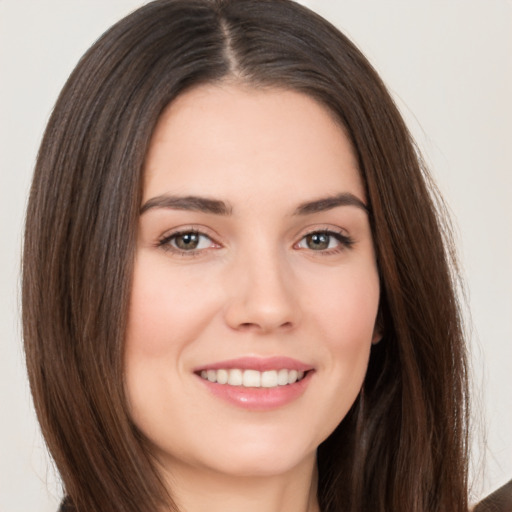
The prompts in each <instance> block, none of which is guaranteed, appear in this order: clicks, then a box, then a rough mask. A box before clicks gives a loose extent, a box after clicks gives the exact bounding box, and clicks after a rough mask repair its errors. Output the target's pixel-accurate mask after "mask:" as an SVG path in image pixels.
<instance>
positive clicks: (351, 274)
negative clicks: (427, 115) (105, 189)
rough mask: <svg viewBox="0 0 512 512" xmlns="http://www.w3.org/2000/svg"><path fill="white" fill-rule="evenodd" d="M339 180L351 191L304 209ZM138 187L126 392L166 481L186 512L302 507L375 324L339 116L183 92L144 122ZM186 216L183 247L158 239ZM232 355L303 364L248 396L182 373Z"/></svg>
mask: <svg viewBox="0 0 512 512" xmlns="http://www.w3.org/2000/svg"><path fill="white" fill-rule="evenodd" d="M339 194H351V196H350V197H351V200H350V201H349V203H351V204H346V205H337V206H335V205H333V204H330V206H329V204H327V203H326V202H325V201H324V202H323V203H320V205H318V204H316V206H317V209H320V211H309V210H311V209H314V208H309V210H308V208H304V206H303V205H304V204H305V203H311V202H314V201H317V200H319V199H324V198H332V197H334V196H337V195H339ZM143 196H144V197H143V203H142V213H141V216H140V223H139V232H138V245H137V252H136V259H135V268H134V276H133V290H132V297H131V305H130V311H129V325H128V331H127V339H126V351H125V367H126V392H127V396H128V402H129V407H130V413H131V416H132V419H133V421H134V422H135V424H136V425H137V427H138V428H139V429H140V430H141V432H142V433H143V434H144V435H145V436H146V437H147V439H148V441H149V443H150V447H151V450H152V452H153V455H154V456H155V457H156V459H157V461H158V463H159V467H160V468H161V471H162V475H163V478H164V481H166V482H167V483H168V485H169V488H170V490H171V492H172V494H173V496H174V497H175V499H176V502H177V503H178V505H179V506H180V508H181V509H182V510H186V511H187V512H197V511H208V512H212V511H213V512H215V511H216V510H222V511H223V512H226V511H228V512H229V511H233V512H235V511H236V512H239V511H240V510H244V511H249V512H250V511H258V512H261V511H266V512H273V511H274V512H286V511H290V512H291V511H293V512H300V511H309V512H311V511H316V510H318V505H317V502H316V462H315V453H316V449H317V447H318V445H319V444H320V443H321V442H322V441H323V440H324V439H325V438H326V437H328V436H329V434H330V433H331V432H332V431H333V430H334V428H335V427H336V426H337V425H338V424H339V422H340V421H341V420H342V419H343V417H344V416H345V414H346V413H347V411H348V410H349V408H350V407H351V405H352V404H353V402H354V400H355V399H356V397H357V395H358V393H359V390H360V387H361V384H362V382H363V379H364V375H365V372H366V368H367V363H368V358H369V352H370V349H371V344H372V343H374V342H376V341H378V339H379V337H380V335H379V332H377V331H376V329H375V320H376V315H377V309H378V302H379V278H378V273H377V267H376V262H375V254H374V248H373V242H372V237H371V231H370V226H369V221H368V215H367V212H366V211H365V209H364V207H362V206H361V205H359V204H357V202H358V201H359V202H360V203H361V204H364V203H365V201H366V198H365V195H364V187H363V184H362V181H361V178H360V175H359V171H358V168H357V162H356V159H355V156H354V152H353V149H352V147H351V144H350V142H349V141H348V139H347V137H346V135H345V133H344V131H343V129H342V128H341V127H340V126H339V125H338V124H337V123H336V122H335V121H334V119H333V117H332V116H331V115H330V113H329V112H328V111H327V110H326V109H325V108H324V107H323V106H321V105H320V104H319V103H317V102H316V101H315V100H313V99H311V98H309V97H308V96H305V95H303V94H300V93H296V92H291V91H287V90H278V89H263V90H262V89H258V90H255V89H252V88H249V87H245V86H241V85H239V84H233V83H221V84H217V85H208V86H201V87H198V88H195V89H192V90H190V91H188V92H186V93H184V94H182V95H181V96H180V97H178V98H177V99H176V100H175V101H174V102H173V103H172V104H171V105H170V106H169V107H168V108H167V109H166V111H165V112H164V114H163V115H162V117H161V119H160V121H159V123H158V125H157V128H156V131H155V133H154V135H153V138H152V141H151V144H150V147H149V152H148V155H147V160H146V166H145V180H144V194H143ZM162 196H173V197H189V196H198V197H201V198H208V199H212V200H216V201H222V202H223V203H224V205H225V210H226V211H225V212H222V213H219V212H217V213H215V212H212V211H204V208H203V206H204V205H203V206H201V207H200V208H196V207H195V206H194V207H193V208H196V209H190V208H191V205H190V204H185V203H183V201H182V202H181V203H174V205H173V207H169V204H167V206H165V203H166V201H167V200H162ZM155 198H157V199H155ZM167 203H169V201H167ZM180 204H181V205H180ZM144 205H145V206H144ZM301 205H302V209H301ZM196 206H197V205H196ZM187 230H188V232H190V231H193V232H197V233H200V238H199V245H198V246H197V248H196V249H195V250H189V249H186V250H183V249H182V250H180V249H179V247H178V245H179V243H181V242H183V237H182V236H181V235H180V236H174V237H173V235H174V234H175V233H176V232H177V231H178V232H180V233H183V232H187ZM310 232H321V233H326V232H334V233H339V234H340V239H341V241H340V240H338V239H337V238H335V236H336V235H329V234H328V233H327V234H326V235H324V236H325V237H326V238H323V239H322V240H323V241H327V245H325V244H324V245H322V244H320V245H318V244H314V243H313V242H312V240H311V238H307V236H306V235H308V233H310ZM343 237H345V238H346V237H349V238H350V239H351V244H350V245H347V244H346V243H345V241H346V240H345V238H343ZM187 247H189V246H187ZM245 356H251V357H256V358H266V357H271V356H287V357H292V358H294V359H297V360H299V361H301V362H304V363H306V364H307V365H309V366H310V367H311V368H312V371H311V372H310V375H309V381H308V383H307V386H306V387H305V390H304V392H303V393H302V394H301V395H300V396H299V397H298V398H296V399H294V400H292V401H291V402H290V403H287V404H285V405H284V406H281V407H277V408H272V409H270V410H250V409H247V408H243V407H238V406H236V405H234V404H232V403H229V402H227V401H225V400H223V399H221V398H219V397H217V396H215V395H213V394H212V393H211V392H210V391H209V389H208V387H207V386H206V385H205V383H204V381H203V380H202V379H201V378H200V377H199V376H198V375H197V374H196V373H194V371H195V369H197V368H198V367H201V366H202V365H208V364H211V363H214V362H217V361H223V360H228V359H233V358H239V357H245Z"/></svg>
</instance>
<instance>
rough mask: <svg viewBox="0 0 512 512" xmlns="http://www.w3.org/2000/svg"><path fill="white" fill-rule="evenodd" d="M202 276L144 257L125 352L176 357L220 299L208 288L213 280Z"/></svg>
mask: <svg viewBox="0 0 512 512" xmlns="http://www.w3.org/2000/svg"><path fill="white" fill-rule="evenodd" d="M155 260H156V261H155ZM203 277H204V276H197V277H196V278H194V275H193V274H192V275H191V273H187V272H186V271H183V272H169V271H168V269H167V268H166V264H165V262H164V263H162V262H161V261H158V260H157V259H154V258H150V257H148V258H144V257H141V258H140V259H139V261H138V262H137V263H136V266H135V269H134V276H133V285H132V294H131V301H130V309H129V319H128V329H127V339H126V352H127V353H128V354H129V353H138V355H139V356H145V357H154V358H155V359H156V360H158V359H160V358H162V357H164V358H165V356H166V355H173V357H176V355H177V353H179V351H180V350H181V348H182V347H183V346H184V345H186V343H188V342H190V341H193V340H194V338H195V337H196V336H197V335H198V333H200V332H201V330H202V327H203V325H204V323H205V322H207V321H208V320H209V319H210V318H211V317H212V315H214V314H215V310H216V303H217V302H218V299H217V298H216V297H215V296H214V293H213V290H212V289H211V288H209V289H207V288H205V283H209V282H210V281H211V280H208V279H204V278H203ZM129 362H130V361H127V363H129Z"/></svg>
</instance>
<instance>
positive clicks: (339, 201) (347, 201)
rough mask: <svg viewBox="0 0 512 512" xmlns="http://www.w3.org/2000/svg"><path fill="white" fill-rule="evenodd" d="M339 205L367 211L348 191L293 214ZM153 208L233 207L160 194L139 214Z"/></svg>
mask: <svg viewBox="0 0 512 512" xmlns="http://www.w3.org/2000/svg"><path fill="white" fill-rule="evenodd" d="M339 206H355V207H357V208H360V209H362V210H363V211H365V212H366V213H369V211H370V210H369V208H368V206H366V204H364V202H363V201H361V199H359V198H358V197H356V196H355V195H354V194H351V193H350V192H343V193H341V194H337V195H335V196H329V197H323V198H320V199H316V200H314V201H307V202H305V203H302V204H300V205H299V206H298V207H297V208H296V209H295V212H294V215H310V214H312V213H318V212H324V211H327V210H332V209H333V208H337V207H339ZM155 208H169V209H171V210H189V211H196V212H203V213H211V214H215V215H231V213H232V212H233V208H232V207H231V206H230V205H229V204H228V203H226V202H224V201H220V200H219V199H209V198H207V197H200V196H172V195H167V194H164V195H160V196H156V197H153V198H151V199H149V200H148V201H146V202H145V203H144V204H143V205H142V207H141V209H140V215H142V214H143V213H145V212H147V211H148V210H152V209H155Z"/></svg>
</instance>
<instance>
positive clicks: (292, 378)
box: [208, 370, 299, 384]
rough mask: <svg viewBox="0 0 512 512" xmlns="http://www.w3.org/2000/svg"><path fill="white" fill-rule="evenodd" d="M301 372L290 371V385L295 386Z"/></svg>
mask: <svg viewBox="0 0 512 512" xmlns="http://www.w3.org/2000/svg"><path fill="white" fill-rule="evenodd" d="M298 374H299V372H298V371H297V370H290V371H289V372H288V384H293V383H294V382H295V381H296V380H297V375H298ZM208 378H209V376H208Z"/></svg>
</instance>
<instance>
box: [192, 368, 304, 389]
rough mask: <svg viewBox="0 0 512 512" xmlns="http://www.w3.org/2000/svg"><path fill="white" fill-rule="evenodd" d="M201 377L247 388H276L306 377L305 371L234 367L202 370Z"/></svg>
mask: <svg viewBox="0 0 512 512" xmlns="http://www.w3.org/2000/svg"><path fill="white" fill-rule="evenodd" d="M201 377H202V378H203V379H205V380H208V381H210V382H216V383H218V384H228V385H230V386H244V387H246V388H275V387H277V386H286V385H288V384H294V383H295V382H297V381H299V380H302V379H303V378H304V372H303V371H297V370H287V369H286V368H283V369H281V370H268V371H265V372H259V371H258V370H241V369H238V368H233V369H231V370H225V369H220V370H202V371H201Z"/></svg>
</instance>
